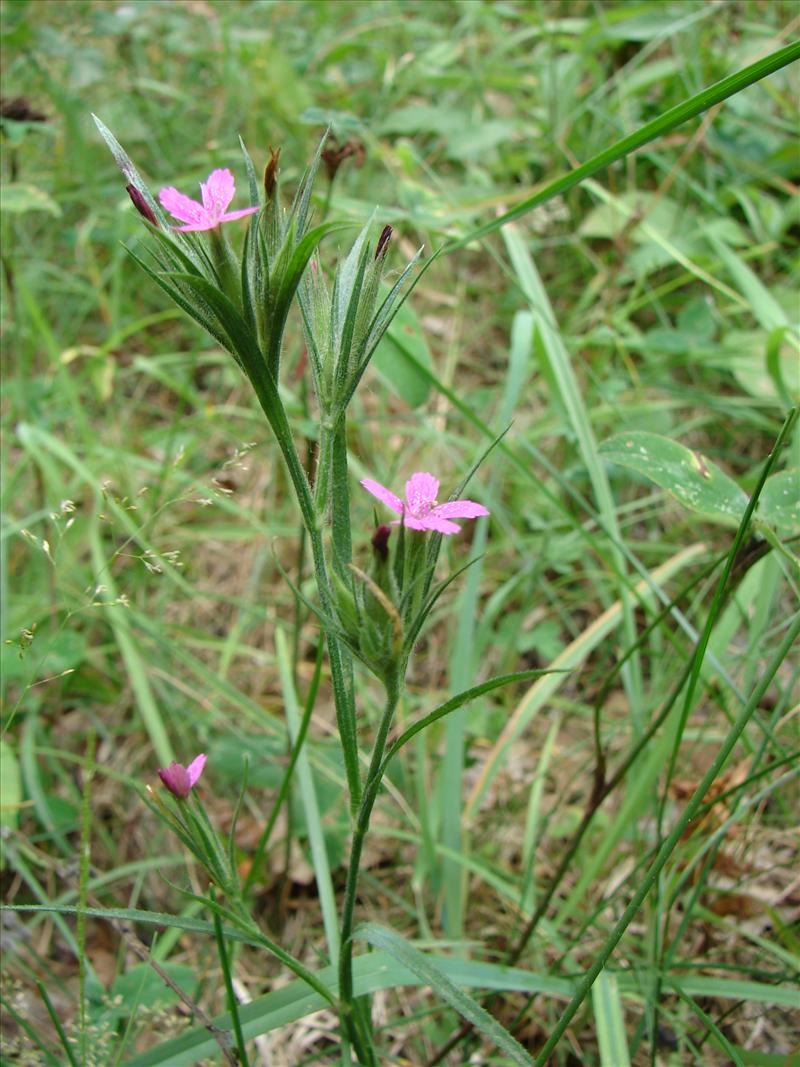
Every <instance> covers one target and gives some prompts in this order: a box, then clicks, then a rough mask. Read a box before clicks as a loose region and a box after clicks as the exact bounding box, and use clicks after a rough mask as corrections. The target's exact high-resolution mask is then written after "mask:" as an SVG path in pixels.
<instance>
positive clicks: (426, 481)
mask: <svg viewBox="0 0 800 1067" xmlns="http://www.w3.org/2000/svg"><path fill="white" fill-rule="evenodd" d="M438 492H439V481H438V479H437V478H434V476H433V475H432V474H428V473H427V472H426V471H417V473H416V474H412V475H411V477H410V478H409V479H408V481H407V482H406V502H407V503H408V507H409V509H410V510H411V511H413V512H415V513H418V512H419V511H420V509H422V510H425V509H426V508H430V507H432V506H433V505H434V504H435V503H436V494H437V493H438Z"/></svg>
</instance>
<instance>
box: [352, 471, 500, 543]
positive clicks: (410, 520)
mask: <svg viewBox="0 0 800 1067" xmlns="http://www.w3.org/2000/svg"><path fill="white" fill-rule="evenodd" d="M361 484H362V485H363V486H364V488H365V489H366V490H367V492H368V493H372V495H373V496H376V497H377V498H378V500H380V501H381V502H382V503H384V504H386V506H387V507H390V508H391V509H392V511H396V512H397V514H398V515H402V523H403V525H404V526H407V527H408V528H409V529H410V530H436V531H437V532H438V533H442V534H454V533H458V531H459V530H460V529H461V527H460V526H459V525H458V523H455V522H451V521H450V520H451V519H476V518H477V517H478V516H479V515H488V514H489V512H488V511H487V510H486V508H485V507H484V506H483V505H482V504H476V503H475V501H474V500H449V501H448V502H447V503H446V504H439V503H438V501H437V500H436V495H437V493H438V492H439V482H438V480H437V479H436V478H434V476H433V475H432V474H426V473H425V472H424V471H417V473H416V474H412V475H411V477H410V478H409V480H408V481H407V482H406V499H405V502H404V501H402V500H401V499H400V497H399V496H395V495H394V493H392V492H391V491H390V490H389V489H386V488H385V486H382V485H380V484H379V483H378V482H373V481H372V479H371V478H365V479H364V480H363V481H362V483H361ZM400 521H401V520H400V519H395V521H394V524H393V525H397V524H398V523H399V522H400Z"/></svg>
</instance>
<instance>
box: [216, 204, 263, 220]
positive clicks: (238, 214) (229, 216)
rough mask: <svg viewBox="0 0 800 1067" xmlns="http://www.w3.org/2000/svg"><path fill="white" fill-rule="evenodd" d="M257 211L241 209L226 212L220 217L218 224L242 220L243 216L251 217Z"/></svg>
mask: <svg viewBox="0 0 800 1067" xmlns="http://www.w3.org/2000/svg"><path fill="white" fill-rule="evenodd" d="M256 211H258V208H257V207H243V208H241V209H239V210H238V211H226V212H225V214H224V215H220V217H219V221H220V222H232V221H233V219H243V218H244V217H245V215H253V214H255V212H256Z"/></svg>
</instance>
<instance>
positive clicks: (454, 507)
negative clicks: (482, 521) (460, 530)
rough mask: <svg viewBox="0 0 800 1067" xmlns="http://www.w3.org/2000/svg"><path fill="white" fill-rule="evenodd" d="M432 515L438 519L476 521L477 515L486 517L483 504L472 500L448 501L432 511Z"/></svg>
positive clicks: (486, 511)
mask: <svg viewBox="0 0 800 1067" xmlns="http://www.w3.org/2000/svg"><path fill="white" fill-rule="evenodd" d="M433 514H434V515H435V516H436V517H437V518H440V519H477V518H478V516H479V515H488V514H489V512H488V510H487V509H486V508H485V507H484V506H483V504H476V503H475V501H474V500H448V501H447V502H446V503H445V504H439V506H438V507H436V508H434V509H433Z"/></svg>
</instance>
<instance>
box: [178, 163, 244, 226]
mask: <svg viewBox="0 0 800 1067" xmlns="http://www.w3.org/2000/svg"><path fill="white" fill-rule="evenodd" d="M200 192H201V193H202V195H203V202H202V204H201V203H199V202H198V201H197V200H192V198H191V197H190V196H184V194H183V193H179V192H178V190H177V189H173V187H172V186H171V185H168V186H167V187H166V189H162V190H161V192H160V193H159V194H158V199H159V200H160V201H161V206H162V207H163V208H164V209H165V210H166V211H168V212H169V213H170V215H174V216H175V218H176V219H180V221H181V222H184V223H186V225H185V226H176V227H175V229H176V230H213V229H216V227H217V226H219V224H220V223H221V222H232V221H233V219H241V218H244V216H245V215H252V214H253V212H255V211H258V208H257V207H244V208H241V210H239V211H227V210H226V208H227V207H228V204H230V202H231V200H233V196H234V193H235V192H236V182H235V181H234V180H233V175H232V174H231V172H230V171H229V170H212V171H211V173H210V174H209V176H208V180H207V181H205V182H200Z"/></svg>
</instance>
